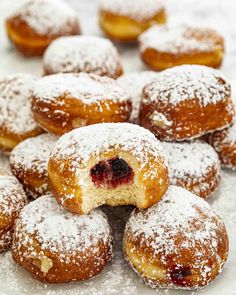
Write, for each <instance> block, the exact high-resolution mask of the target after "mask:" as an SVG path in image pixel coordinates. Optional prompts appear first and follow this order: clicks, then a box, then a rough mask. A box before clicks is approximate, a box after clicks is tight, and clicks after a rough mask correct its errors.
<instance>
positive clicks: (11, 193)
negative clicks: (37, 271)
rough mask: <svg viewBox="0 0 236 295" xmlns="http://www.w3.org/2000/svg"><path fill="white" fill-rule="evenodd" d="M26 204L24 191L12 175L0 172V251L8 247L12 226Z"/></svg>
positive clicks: (10, 240) (10, 241)
mask: <svg viewBox="0 0 236 295" xmlns="http://www.w3.org/2000/svg"><path fill="white" fill-rule="evenodd" d="M26 204H27V197H26V195H25V192H24V190H23V188H22V186H21V184H20V183H19V182H18V180H17V179H16V178H15V177H14V176H12V175H4V174H2V173H1V174H0V252H2V251H5V250H7V249H8V248H10V246H11V243H12V236H13V228H14V225H15V220H16V219H17V217H18V215H19V213H20V211H21V209H22V208H23V207H24V206H25V205H26Z"/></svg>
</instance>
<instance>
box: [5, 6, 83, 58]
mask: <svg viewBox="0 0 236 295" xmlns="http://www.w3.org/2000/svg"><path fill="white" fill-rule="evenodd" d="M6 30H7V34H8V36H9V39H10V40H11V41H12V43H13V44H14V45H15V47H16V48H17V49H18V50H19V51H20V52H21V53H23V54H24V55H26V56H35V55H42V54H43V52H44V50H45V49H46V48H47V46H48V45H49V44H50V43H51V42H52V41H53V40H54V39H56V38H58V37H60V36H65V35H78V34H79V33H80V27H79V21H78V16H77V13H76V12H75V11H74V10H73V9H72V8H71V7H70V6H68V5H67V4H66V3H65V2H64V1H63V0H36V1H35V0H28V1H26V2H25V3H23V5H21V6H20V7H19V8H18V9H17V10H16V11H15V12H14V13H13V14H12V15H11V16H9V18H8V19H7V20H6Z"/></svg>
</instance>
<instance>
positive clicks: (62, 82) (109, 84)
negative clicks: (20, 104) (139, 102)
mask: <svg viewBox="0 0 236 295" xmlns="http://www.w3.org/2000/svg"><path fill="white" fill-rule="evenodd" d="M32 94H33V96H34V98H35V99H39V100H42V101H45V102H51V101H54V102H55V98H58V97H60V96H65V97H72V98H76V99H80V100H82V101H83V103H86V104H90V103H93V102H98V101H101V100H113V101H127V100H130V98H129V97H128V96H127V94H126V92H125V91H124V90H123V89H122V88H121V87H120V86H119V85H118V84H117V82H116V81H115V80H113V79H110V78H108V77H100V76H97V75H95V74H86V73H80V74H70V73H68V74H55V75H50V76H46V77H43V78H41V79H40V80H38V82H37V83H35V87H34V88H33V91H32ZM58 103H61V102H58Z"/></svg>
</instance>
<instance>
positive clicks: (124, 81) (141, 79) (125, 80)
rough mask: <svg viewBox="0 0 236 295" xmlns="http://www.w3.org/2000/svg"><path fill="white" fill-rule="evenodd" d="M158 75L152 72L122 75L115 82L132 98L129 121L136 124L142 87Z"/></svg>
mask: <svg viewBox="0 0 236 295" xmlns="http://www.w3.org/2000/svg"><path fill="white" fill-rule="evenodd" d="M157 75H158V73H156V72H152V71H143V72H131V73H127V74H124V75H122V76H121V77H120V78H119V79H118V80H117V82H118V83H119V84H120V85H121V87H122V88H123V89H125V90H126V91H127V92H129V95H130V97H131V98H132V106H133V110H132V113H131V116H130V121H132V122H137V121H138V116H139V109H140V102H141V94H142V91H143V88H144V86H146V85H147V84H148V83H150V82H151V81H152V80H154V79H155V78H156V77H157Z"/></svg>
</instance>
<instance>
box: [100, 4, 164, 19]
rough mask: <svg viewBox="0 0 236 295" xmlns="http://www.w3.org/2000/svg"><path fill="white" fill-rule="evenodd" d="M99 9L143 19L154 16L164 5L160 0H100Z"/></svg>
mask: <svg viewBox="0 0 236 295" xmlns="http://www.w3.org/2000/svg"><path fill="white" fill-rule="evenodd" d="M100 9H101V10H103V11H107V12H110V13H113V14H118V15H121V16H127V17H129V18H132V19H135V20H136V19H137V20H139V21H143V20H147V19H149V18H152V17H154V16H155V15H156V14H157V13H159V12H160V10H162V9H164V5H163V2H162V1H161V0H138V1H137V0H113V1H110V0H100Z"/></svg>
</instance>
